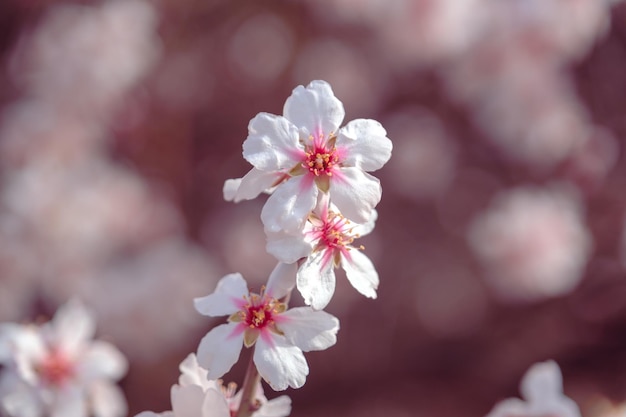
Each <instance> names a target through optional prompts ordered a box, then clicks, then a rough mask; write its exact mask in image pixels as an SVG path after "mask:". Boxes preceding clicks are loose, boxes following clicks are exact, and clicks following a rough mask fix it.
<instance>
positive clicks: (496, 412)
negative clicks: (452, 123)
mask: <svg viewBox="0 0 626 417" xmlns="http://www.w3.org/2000/svg"><path fill="white" fill-rule="evenodd" d="M527 413H528V409H527V406H526V403H525V402H524V401H522V400H520V399H519V398H509V399H506V400H503V401H500V402H499V403H497V404H496V405H495V406H494V407H493V409H492V410H491V412H490V413H489V414H487V416H485V417H511V416H526V415H528V414H527Z"/></svg>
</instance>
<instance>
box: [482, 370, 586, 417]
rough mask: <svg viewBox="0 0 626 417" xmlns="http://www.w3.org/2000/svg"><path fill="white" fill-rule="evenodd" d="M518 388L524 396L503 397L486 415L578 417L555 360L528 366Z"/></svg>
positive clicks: (506, 416)
mask: <svg viewBox="0 0 626 417" xmlns="http://www.w3.org/2000/svg"><path fill="white" fill-rule="evenodd" d="M520 392H521V393H522V398H523V400H520V399H517V398H510V399H506V400H503V401H501V402H499V403H498V404H496V405H495V407H494V408H493V410H491V412H490V413H489V414H487V416H486V417H509V416H516V417H544V416H554V417H580V411H579V410H578V406H577V405H576V403H575V402H574V401H572V400H571V399H570V398H568V397H566V396H565V395H564V394H563V377H562V376H561V370H560V369H559V366H558V365H557V364H556V362H554V361H547V362H542V363H537V364H535V365H533V366H531V367H530V369H529V370H528V371H527V372H526V374H525V375H524V377H523V378H522V382H521V385H520Z"/></svg>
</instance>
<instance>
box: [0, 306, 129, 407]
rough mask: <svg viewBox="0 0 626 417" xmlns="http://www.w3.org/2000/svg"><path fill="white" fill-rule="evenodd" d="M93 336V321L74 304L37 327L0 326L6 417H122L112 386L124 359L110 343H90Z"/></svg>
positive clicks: (1, 403) (1, 402) (0, 400)
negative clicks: (93, 416)
mask: <svg viewBox="0 0 626 417" xmlns="http://www.w3.org/2000/svg"><path fill="white" fill-rule="evenodd" d="M94 331H95V321H94V318H93V317H92V315H91V313H90V312H89V311H88V310H87V309H86V308H85V307H84V306H83V305H82V304H81V303H80V302H78V301H71V302H69V303H67V304H66V305H64V306H63V307H62V308H60V309H59V311H58V312H57V313H56V314H55V316H54V318H53V320H52V321H51V322H49V323H46V324H44V325H42V326H40V327H39V326H35V325H27V326H20V325H17V324H5V325H3V326H2V327H1V328H0V339H1V340H2V342H0V360H2V362H3V363H4V364H5V369H4V371H3V374H2V382H1V383H0V386H1V388H0V410H2V411H3V412H4V413H6V415H8V416H11V417H42V416H48V417H87V416H90V415H95V416H96V417H118V416H119V417H122V416H124V415H126V401H125V399H124V396H123V394H122V391H121V390H120V389H119V388H118V387H117V386H116V385H115V384H113V381H116V380H118V379H120V378H121V377H122V376H123V375H124V374H125V373H126V369H127V363H126V359H125V358H124V356H123V355H122V354H121V353H120V352H119V351H118V350H117V349H116V348H115V347H114V346H112V345H111V344H109V343H107V342H103V341H98V340H96V341H92V340H91V338H92V337H93V334H94ZM3 415H4V414H3Z"/></svg>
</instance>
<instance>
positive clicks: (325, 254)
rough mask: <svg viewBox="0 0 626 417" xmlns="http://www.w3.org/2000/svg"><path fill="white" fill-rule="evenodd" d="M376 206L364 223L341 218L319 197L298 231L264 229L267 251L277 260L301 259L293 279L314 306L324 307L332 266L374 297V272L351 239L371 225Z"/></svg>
mask: <svg viewBox="0 0 626 417" xmlns="http://www.w3.org/2000/svg"><path fill="white" fill-rule="evenodd" d="M376 218H377V213H376V210H373V212H372V216H371V217H370V219H369V221H368V222H367V223H365V224H355V223H352V222H351V221H350V220H348V219H347V218H345V217H344V216H343V215H342V214H341V213H340V212H339V211H338V210H337V207H336V206H334V205H332V204H329V201H328V199H327V198H321V199H320V201H319V203H318V205H317V206H316V208H315V210H314V211H313V212H311V214H310V215H309V216H308V218H307V222H306V224H305V225H304V228H303V230H302V232H297V233H291V234H290V233H287V232H284V231H283V232H278V233H267V251H268V252H269V253H270V254H272V255H274V256H275V257H276V258H277V259H279V260H280V261H281V262H286V263H293V262H296V261H298V260H299V259H303V258H304V260H303V262H302V265H301V266H300V268H299V269H298V273H297V276H296V283H297V287H298V290H299V291H300V293H301V294H302V297H303V298H304V301H305V302H306V303H307V304H308V305H311V306H312V307H313V308H314V309H316V310H320V309H323V308H324V307H326V305H328V303H329V302H330V299H331V297H332V296H333V294H334V292H335V268H338V267H341V268H343V269H344V270H345V271H346V276H347V278H348V280H349V281H350V284H352V286H353V287H354V288H355V289H356V290H357V291H358V292H360V293H361V294H363V295H364V296H366V297H369V298H376V289H377V288H378V283H379V279H378V273H377V272H376V268H375V267H374V264H373V263H372V261H370V259H369V258H368V257H367V256H366V255H365V254H363V252H362V249H364V248H363V247H362V246H361V247H354V246H353V245H352V243H353V242H354V240H355V239H356V238H358V237H360V236H363V235H366V234H368V233H370V232H371V231H372V230H373V229H374V223H375V221H376Z"/></svg>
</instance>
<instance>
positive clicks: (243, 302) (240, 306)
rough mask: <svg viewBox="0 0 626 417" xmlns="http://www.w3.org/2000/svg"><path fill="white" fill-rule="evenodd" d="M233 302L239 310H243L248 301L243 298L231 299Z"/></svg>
mask: <svg viewBox="0 0 626 417" xmlns="http://www.w3.org/2000/svg"><path fill="white" fill-rule="evenodd" d="M231 300H232V301H233V304H234V305H235V306H236V307H237V310H241V309H243V308H244V306H245V305H246V300H244V299H243V298H238V297H231Z"/></svg>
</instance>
